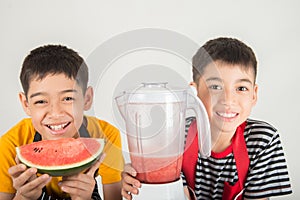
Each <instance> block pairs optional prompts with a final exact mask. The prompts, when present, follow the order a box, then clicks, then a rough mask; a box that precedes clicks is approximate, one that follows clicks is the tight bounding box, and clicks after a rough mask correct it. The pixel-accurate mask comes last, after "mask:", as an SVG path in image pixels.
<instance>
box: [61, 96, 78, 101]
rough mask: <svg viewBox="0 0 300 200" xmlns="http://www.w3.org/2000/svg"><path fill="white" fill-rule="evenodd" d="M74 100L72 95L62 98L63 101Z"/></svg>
mask: <svg viewBox="0 0 300 200" xmlns="http://www.w3.org/2000/svg"><path fill="white" fill-rule="evenodd" d="M74 100H75V98H74V97H65V98H64V99H63V101H74Z"/></svg>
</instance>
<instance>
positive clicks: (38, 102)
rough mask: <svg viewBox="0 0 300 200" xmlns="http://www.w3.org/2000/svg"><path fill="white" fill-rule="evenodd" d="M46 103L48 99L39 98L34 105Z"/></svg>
mask: <svg viewBox="0 0 300 200" xmlns="http://www.w3.org/2000/svg"><path fill="white" fill-rule="evenodd" d="M45 103H47V101H45V100H37V101H34V103H33V104H34V105H38V104H45Z"/></svg>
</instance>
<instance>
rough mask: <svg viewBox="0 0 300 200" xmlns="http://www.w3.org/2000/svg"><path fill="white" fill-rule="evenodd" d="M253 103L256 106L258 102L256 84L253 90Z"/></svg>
mask: <svg viewBox="0 0 300 200" xmlns="http://www.w3.org/2000/svg"><path fill="white" fill-rule="evenodd" d="M253 89H254V90H253V101H252V105H253V106H255V105H256V102H257V93H258V85H257V84H255V85H254V88H253Z"/></svg>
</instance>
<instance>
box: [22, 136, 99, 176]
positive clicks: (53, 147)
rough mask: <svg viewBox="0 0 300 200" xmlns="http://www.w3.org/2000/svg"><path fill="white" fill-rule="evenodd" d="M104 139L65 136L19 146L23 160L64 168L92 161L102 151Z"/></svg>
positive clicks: (39, 167) (24, 161)
mask: <svg viewBox="0 0 300 200" xmlns="http://www.w3.org/2000/svg"><path fill="white" fill-rule="evenodd" d="M103 146H104V141H103V139H94V138H78V139H74V138H63V139H58V140H45V141H40V142H34V143H31V144H27V145H24V146H21V147H17V148H16V150H17V155H18V157H19V159H20V160H21V162H23V163H24V164H26V165H27V166H30V167H36V168H38V169H44V170H50V171H51V170H63V169H70V168H76V167H80V166H82V165H86V164H88V163H91V162H92V161H93V160H95V158H97V157H98V156H99V155H100V153H101V152H102V149H103Z"/></svg>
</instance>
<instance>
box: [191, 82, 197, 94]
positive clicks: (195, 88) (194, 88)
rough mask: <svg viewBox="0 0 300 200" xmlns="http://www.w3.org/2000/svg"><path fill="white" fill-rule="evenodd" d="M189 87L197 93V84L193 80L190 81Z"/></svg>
mask: <svg viewBox="0 0 300 200" xmlns="http://www.w3.org/2000/svg"><path fill="white" fill-rule="evenodd" d="M189 85H190V88H191V89H192V90H193V92H194V94H195V95H197V94H198V87H197V84H196V83H195V82H190V84H189Z"/></svg>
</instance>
